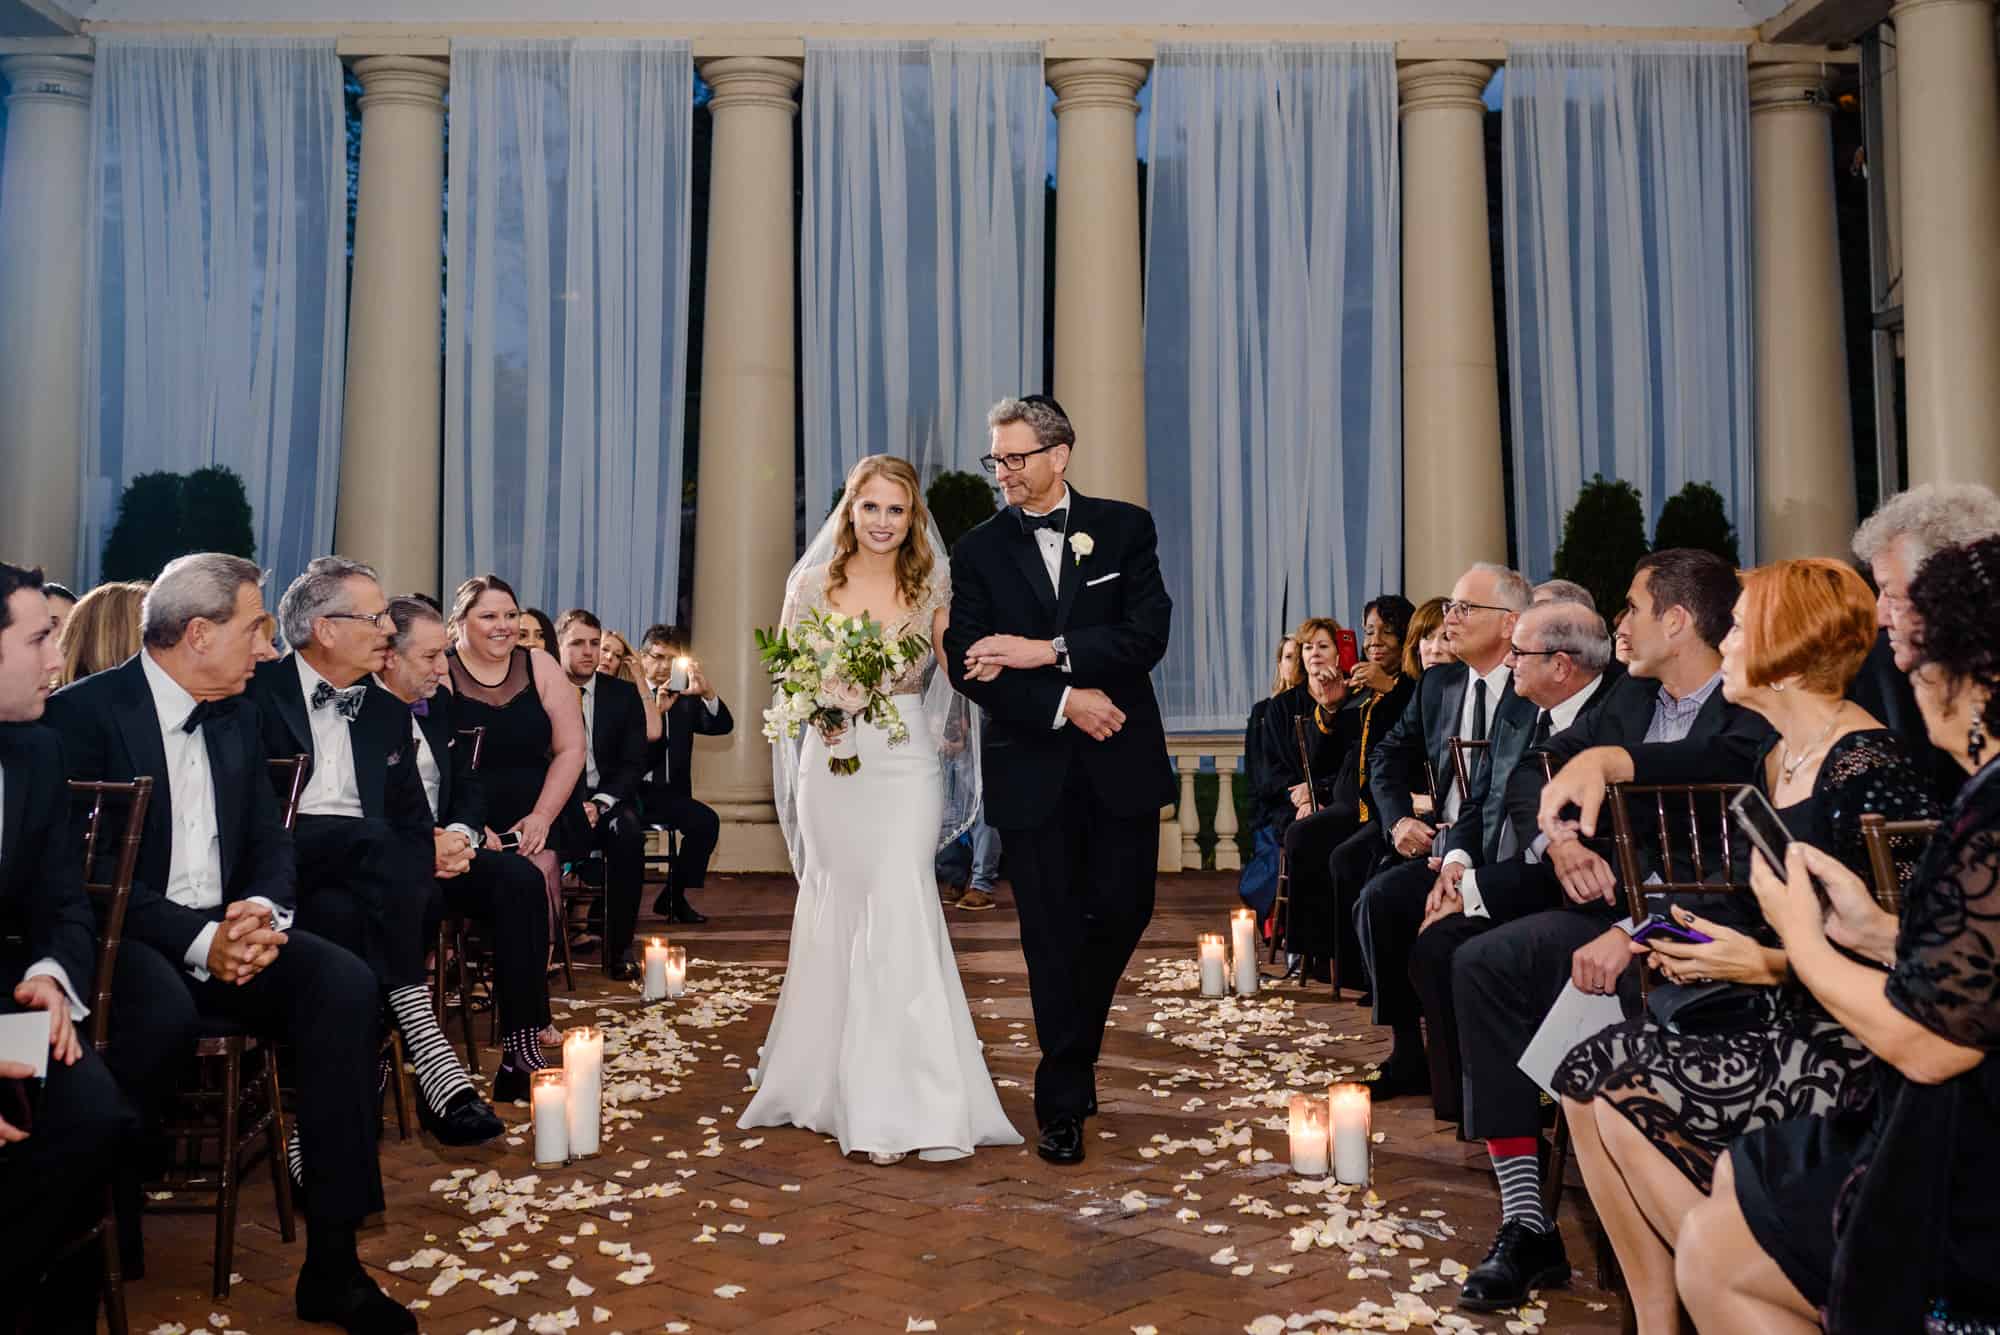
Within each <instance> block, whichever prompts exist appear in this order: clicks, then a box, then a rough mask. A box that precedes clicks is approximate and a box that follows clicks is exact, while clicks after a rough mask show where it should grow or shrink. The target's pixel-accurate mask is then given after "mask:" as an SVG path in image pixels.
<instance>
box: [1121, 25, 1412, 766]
mask: <svg viewBox="0 0 2000 1335" xmlns="http://www.w3.org/2000/svg"><path fill="white" fill-rule="evenodd" d="M1396 155H1397V147H1396V69H1395V53H1394V49H1393V47H1391V46H1390V45H1389V44H1387V43H1362V44H1352V45H1291V44H1271V43H1260V44H1183V43H1162V44H1161V46H1160V48H1159V54H1158V58H1157V59H1156V61H1155V63H1154V66H1153V92H1152V142H1151V155H1150V176H1149V188H1148V199H1147V215H1146V216H1147V229H1146V235H1147V257H1146V331H1145V334H1146V442H1147V461H1148V475H1147V488H1148V495H1149V497H1150V500H1151V504H1152V509H1153V512H1154V515H1155V517H1156V519H1157V521H1158V524H1159V528H1160V533H1161V536H1162V542H1161V544H1160V557H1161V565H1162V568H1163V572H1164V575H1165V578H1166V584H1167V589H1168V591H1169V592H1170V593H1171V594H1172V595H1173V599H1174V636H1173V641H1172V643H1171V644H1170V645H1169V647H1168V650H1167V657H1166V659H1165V660H1164V661H1163V662H1162V663H1161V665H1160V668H1159V670H1158V673H1157V674H1156V681H1157V685H1158V687H1159V690H1160V696H1161V705H1162V708H1163V710H1164V711H1165V714H1166V721H1167V726H1168V727H1169V728H1174V729H1230V730H1237V729H1241V727H1242V726H1243V716H1244V714H1245V713H1246V712H1248V710H1249V707H1250V704H1251V702H1252V701H1254V700H1256V699H1257V698H1258V697H1260V696H1261V695H1262V694H1263V693H1264V692H1265V691H1266V690H1267V689H1268V688H1269V681H1270V676H1271V664H1272V659H1273V656H1274V654H1275V651H1276V649H1277V645H1278V641H1279V640H1280V638H1282V636H1283V635H1284V633H1285V632H1286V630H1287V629H1289V628H1290V627H1291V626H1293V625H1295V624H1297V622H1298V621H1299V620H1300V619H1301V618H1303V617H1306V616H1308V615H1315V614H1317V615H1332V616H1337V617H1339V618H1340V619H1341V620H1342V621H1343V622H1346V623H1353V622H1357V621H1358V620H1359V618H1360V616H1361V609H1362V605H1363V604H1364V603H1365V602H1366V601H1367V600H1368V599H1369V598H1371V597H1373V596H1375V595H1376V594H1378V593H1382V592H1395V591H1398V590H1399V586H1400V583H1401V580H1402V530H1403V515H1402V325H1401V286H1400V284H1401V276H1400V275H1401V271H1400V269H1399V261H1398V243H1399V226H1400V224H1399V214H1398V191H1399V186H1398V179H1397V167H1396V160H1397V159H1396Z"/></svg>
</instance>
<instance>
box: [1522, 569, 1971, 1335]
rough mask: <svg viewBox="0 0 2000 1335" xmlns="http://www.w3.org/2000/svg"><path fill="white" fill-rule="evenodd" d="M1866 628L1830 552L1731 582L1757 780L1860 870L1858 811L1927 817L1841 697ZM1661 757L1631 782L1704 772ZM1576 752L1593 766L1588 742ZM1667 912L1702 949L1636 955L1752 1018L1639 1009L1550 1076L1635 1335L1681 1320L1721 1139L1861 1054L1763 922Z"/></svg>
mask: <svg viewBox="0 0 2000 1335" xmlns="http://www.w3.org/2000/svg"><path fill="white" fill-rule="evenodd" d="M1874 640H1875V599H1874V595H1873V594H1872V593H1870V591H1869V589H1868V586H1867V585H1866V584H1865V583H1864V582H1863V581H1862V579H1861V577H1860V576H1859V575H1857V574H1855V573H1854V572H1853V571H1852V570H1851V569H1849V568H1848V567H1847V566H1845V565H1842V564H1839V563H1837V562H1833V561H1785V562H1780V563H1778V564H1776V565H1771V566H1766V567H1764V568H1762V569H1760V570H1753V571H1749V572H1747V573H1746V574H1745V575H1744V576H1743V593H1742V595H1741V596H1740V597H1739V598H1738V599H1737V603H1736V610H1735V615H1734V620H1733V625H1732V628H1731V630H1730V632H1729V634H1728V635H1727V636H1726V637H1724V639H1723V641H1722V691H1723V694H1724V695H1725V696H1726V697H1727V698H1728V699H1729V700H1731V701H1732V702H1734V703H1736V704H1740V705H1743V706H1744V707H1746V708H1748V709H1752V710H1755V711H1756V712H1757V713H1760V714H1762V715H1763V716H1764V717H1765V718H1766V719H1768V720H1769V721H1770V722H1771V723H1772V724H1773V726H1774V728H1775V729H1776V731H1775V734H1774V735H1773V736H1772V737H1771V738H1770V739H1769V740H1768V741H1767V742H1766V744H1765V746H1764V749H1763V752H1762V754H1761V755H1760V757H1759V763H1758V765H1757V767H1756V780H1755V782H1756V785H1757V787H1758V788H1759V789H1761V790H1762V791H1763V793H1764V794H1765V796H1766V797H1768V798H1769V799H1770V801H1771V804H1772V806H1774V807H1775V808H1777V810H1778V814H1779V816H1780V817H1781V818H1782V819H1783V820H1784V822H1785V827H1786V828H1787V829H1788V830H1790V831H1791V833H1792V835H1793V836H1794V837H1795V838H1797V839H1799V840H1802V841H1804V842H1807V843H1810V844H1813V845H1815V846H1817V847H1819V848H1823V849H1827V850H1829V851H1830V852H1831V853H1832V854H1833V856H1834V857H1835V858H1836V859H1838V860H1839V861H1840V862H1841V863H1843V864H1844V865H1847V866H1851V867H1854V868H1857V869H1863V870H1865V869H1866V868H1867V866H1868V854H1867V848H1866V845H1865V843H1864V841H1863V838H1862V834H1861V823H1860V822H1861V817H1862V815H1863V814H1867V813H1873V814H1877V815H1880V816H1882V817H1884V818H1885V819H1888V820H1910V819H1922V818H1928V817H1932V816H1935V815H1936V814H1937V811H1936V807H1935V804H1934V803H1933V801H1932V799H1931V796H1930V791H1931V790H1930V787H1929V785H1928V784H1926V783H1925V781H1924V778H1923V776H1922V775H1921V774H1919V773H1918V772H1917V771H1916V769H1915V768H1914V767H1913V766H1912V765H1911V763H1910V762H1909V759H1908V756H1907V752H1906V751H1905V750H1904V748H1903V745H1902V742H1901V739H1900V737H1899V736H1898V735H1897V734H1896V733H1893V732H1890V731H1888V730H1887V729H1884V728H1883V727H1882V726H1881V725H1880V724H1879V723H1878V722H1876V721H1875V720H1874V719H1873V718H1870V717H1869V716H1868V714H1867V713H1866V712H1865V711H1864V710H1862V709H1861V708H1860V707H1859V706H1857V705H1855V704H1853V703H1851V702H1849V701H1847V700H1846V699H1845V698H1844V694H1845V692H1846V690H1847V687H1848V684H1849V683H1850V682H1851V681H1852V680H1853V677H1854V674H1855V673H1856V671H1858V670H1859V668H1860V665H1861V663H1862V661H1863V659H1865V658H1866V657H1867V654H1868V651H1869V649H1870V648H1871V647H1872V646H1873V644H1874ZM1621 754H1622V753H1621ZM1664 755H1665V757H1666V758H1665V759H1656V758H1654V757H1652V756H1650V755H1649V758H1648V763H1647V764H1646V766H1645V767H1644V769H1643V771H1642V772H1641V773H1639V774H1638V775H1637V776H1636V777H1637V778H1638V779H1639V781H1641V782H1646V783H1685V782H1700V781H1703V780H1705V779H1707V778H1708V777H1710V765H1711V763H1712V762H1711V761H1710V758H1709V757H1708V755H1707V753H1706V749H1705V748H1702V747H1699V746H1696V747H1686V748H1673V749H1672V750H1671V751H1669V752H1667V753H1664ZM1579 759H1580V760H1582V761H1583V762H1584V764H1585V765H1586V766H1589V765H1592V764H1594V763H1596V756H1595V753H1591V752H1586V753H1585V755H1584V756H1583V757H1579ZM1565 777H1567V776H1565ZM1606 777H1612V776H1609V775H1607V776H1606ZM1913 852H1914V850H1913ZM1913 861H1914V859H1912V862H1913ZM1674 916H1675V917H1676V919H1677V920H1679V921H1680V922H1681V923H1682V924H1683V925H1687V926H1692V927H1694V928H1696V929H1697V930H1699V931H1701V932H1704V933H1706V934H1707V935H1709V936H1711V937H1713V938H1715V941H1714V944H1712V945H1703V946H1682V945H1678V944H1675V943H1672V942H1667V943H1664V944H1660V945H1658V946H1657V947H1656V948H1655V950H1654V951H1653V953H1652V954H1651V957H1650V958H1649V960H1648V961H1647V962H1648V965H1649V966H1650V967H1652V968H1653V969H1655V970H1656V971H1657V972H1658V973H1659V974H1660V975H1661V976H1662V977H1663V978H1665V979H1667V980H1668V981H1671V982H1687V983H1693V982H1728V983H1736V984H1744V985H1748V987H1749V988H1751V989H1753V990H1752V991H1750V992H1749V993H1747V995H1746V996H1745V998H1744V1000H1745V1003H1746V1004H1747V1005H1748V1006H1749V1007H1750V1008H1751V1009H1750V1013H1749V1014H1747V1015H1744V1016H1739V1017H1737V1018H1736V1019H1735V1020H1734V1021H1733V1022H1732V1023H1731V1024H1730V1026H1729V1027H1728V1029H1727V1030H1726V1031H1722V1032H1717V1031H1715V1030H1707V1031H1700V1030H1698V1029H1697V1027H1696V1026H1694V1025H1692V1024H1690V1025H1688V1026H1685V1027H1682V1026H1676V1027H1675V1028H1669V1027H1667V1026H1665V1025H1663V1024H1662V1023H1660V1021H1659V1020H1658V1019H1656V1018H1655V1017H1654V1016H1653V1015H1652V1014H1651V1013H1645V1014H1642V1015H1641V1016H1640V1017H1639V1018H1638V1019H1635V1020H1629V1021H1627V1022H1625V1023H1623V1024H1618V1025H1614V1026H1612V1027H1611V1028H1609V1029H1607V1030H1605V1031H1604V1032H1602V1033H1600V1034H1598V1035H1596V1036H1595V1037H1592V1038H1590V1039H1587V1040H1585V1041H1584V1042H1583V1043H1582V1044H1580V1045H1578V1047H1577V1048H1576V1049H1575V1050H1574V1051H1572V1052H1571V1053H1570V1055H1569V1056H1568V1058H1566V1059H1565V1060H1564V1062H1563V1063H1562V1065H1561V1066H1560V1067H1559V1068H1558V1069H1557V1072H1556V1077H1555V1086H1556V1092H1557V1093H1559V1094H1560V1095H1561V1096H1562V1098H1563V1108H1564V1114H1565V1116H1566V1117H1567V1118H1568V1122H1569V1127H1570V1133H1571V1137H1572V1141H1573V1143H1574V1145H1575V1148H1576V1156H1577V1162H1578V1165H1579V1166H1580V1167H1581V1168H1582V1170H1583V1175H1584V1181H1585V1182H1586V1183H1588V1185H1589V1187H1590V1195H1591V1201H1592V1203H1593V1204H1594V1205H1595V1206H1596V1207H1597V1212H1598V1217H1599V1218H1600V1219H1601V1220H1602V1221H1603V1224H1604V1227H1605V1231H1606V1233H1607V1234H1609V1236H1610V1238H1611V1243H1612V1246H1613V1248H1614V1249H1615V1250H1616V1251H1617V1253H1618V1259H1619V1264H1620V1267H1621V1268H1622V1270H1623V1271H1624V1274H1625V1277H1626V1280H1627V1282H1628V1284H1629V1285H1630V1287H1631V1296H1632V1310H1633V1314H1634V1316H1635V1317H1636V1318H1637V1321H1638V1326H1639V1330H1640V1331H1641V1333H1642V1335H1656V1332H1666V1331H1675V1330H1678V1329H1679V1321H1680V1318H1679V1305H1678V1302H1677V1300H1676V1297H1675V1288H1674V1260H1673V1247H1674V1243H1675V1238H1676V1236H1677V1234H1678V1231H1679V1226H1680V1221H1681V1219H1682V1218H1683V1217H1684V1216H1685V1215H1686V1213H1687V1211H1688V1210H1690V1209H1692V1208H1693V1207H1694V1206H1695V1205H1696V1204H1698V1203H1699V1202H1700V1200H1701V1197H1702V1193H1704V1192H1705V1191H1707V1190H1708V1186H1709V1181H1710V1178H1711V1177H1712V1175H1713V1173H1714V1170H1715V1162H1716V1159H1717V1158H1718V1157H1719V1156H1720V1155H1721V1154H1722V1153H1723V1152H1724V1150H1726V1149H1727V1147H1728V1145H1729V1143H1730V1142H1731V1141H1732V1140H1734V1139H1735V1138H1736V1137H1737V1136H1739V1135H1741V1134H1743V1133H1744V1132H1746V1131H1749V1130H1752V1129H1754V1128H1757V1127H1760V1126H1768V1125H1771V1124H1772V1123H1774V1122H1779V1121H1783V1120H1785V1119H1786V1118H1792V1117H1804V1116H1809V1115H1811V1114H1813V1113H1817V1112H1821V1111H1823V1110H1825V1109H1827V1108H1829V1107H1832V1106H1833V1105H1834V1104H1835V1103H1836V1102H1838V1101H1839V1100H1840V1099H1841V1098H1842V1097H1843V1096H1844V1095H1845V1094H1846V1093H1847V1092H1848V1091H1849V1090H1850V1089H1851V1088H1852V1087H1853V1085H1854V1083H1855V1080H1856V1078H1857V1075H1859V1074H1860V1073H1861V1072H1862V1071H1863V1069H1864V1068H1865V1067H1867V1066H1868V1065H1869V1057H1868V1054H1867V1052H1866V1050H1865V1049H1864V1048H1863V1047H1862V1046H1861V1044H1860V1042H1859V1041H1857V1040H1856V1039H1855V1038H1854V1036H1853V1035H1851V1034H1849V1033H1848V1032H1847V1031H1846V1030H1845V1029H1844V1028H1842V1027H1841V1025H1840V1024H1839V1023H1838V1022H1837V1021H1836V1020H1835V1019H1834V1018H1832V1017H1831V1016H1829V1015H1828V1014H1827V1013H1826V1011H1825V1010H1824V1009H1823V1008H1821V1007H1820V1006H1819V1005H1818V1004H1817V1003H1816V1002H1814V1001H1813V999H1812V997H1811V995H1810V994H1809V993H1808V992H1806V991H1805V989H1804V988H1803V987H1800V986H1799V985H1797V984H1796V983H1793V982H1791V981H1789V978H1788V972H1787V968H1786V962H1785V956H1784V952H1783V951H1781V950H1778V949H1776V948H1775V943H1774V940H1773V939H1772V938H1770V936H1769V933H1768V931H1765V930H1760V931H1758V932H1757V933H1755V934H1752V933H1746V932H1743V931H1738V930H1735V929H1733V928H1730V927H1727V926H1724V925H1722V924H1719V923H1715V922H1711V921H1709V920H1708V919H1705V918H1698V917H1695V916H1693V915H1691V914H1689V913H1688V912H1687V911H1686V910H1685V909H1680V908H1677V909H1676V910H1675V913H1674ZM1634 949H1635V950H1636V951H1639V952H1642V953H1643V952H1645V951H1646V949H1647V948H1646V947H1645V946H1643V945H1641V946H1635V947H1634ZM1683 1028H1684V1029H1685V1030H1687V1031H1682V1030H1683Z"/></svg>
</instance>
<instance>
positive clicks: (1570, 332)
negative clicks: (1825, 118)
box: [1502, 43, 1757, 578]
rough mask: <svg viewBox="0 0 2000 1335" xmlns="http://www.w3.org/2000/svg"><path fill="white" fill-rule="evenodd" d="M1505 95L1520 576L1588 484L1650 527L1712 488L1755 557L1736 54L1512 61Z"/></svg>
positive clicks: (1745, 202)
mask: <svg viewBox="0 0 2000 1335" xmlns="http://www.w3.org/2000/svg"><path fill="white" fill-rule="evenodd" d="M1504 87H1505V100H1504V104H1503V107H1502V114H1503V116H1504V118H1505V119H1504V139H1505V171H1504V174H1503V175H1504V209H1505V217H1506V270H1507V336H1508V348H1509V350H1510V361H1511V365H1512V367H1513V399H1514V496H1515V503H1516V504H1515V515H1516V537H1517V540H1518V541H1517V546H1518V553H1519V558H1520V561H1521V564H1522V565H1523V566H1524V567H1525V568H1526V570H1527V571H1528V573H1529V574H1530V575H1533V576H1536V577H1538V578H1539V577H1542V576H1545V575H1546V574H1547V573H1548V570H1549V566H1550V561H1551V558H1552V557H1553V556H1554V553H1555V549H1556V545H1557V543H1559V542H1560V541H1561V539H1562V520H1563V515H1564V513H1565V512H1566V511H1567V510H1568V509H1569V507H1570V505H1571V504H1573V503H1574V502H1575V500H1576V494H1577V490H1578V488H1580V487H1581V486H1582V485H1583V484H1584V483H1585V482H1587V481H1589V480H1590V477H1591V475H1592V474H1593V473H1602V474H1604V475H1605V476H1606V477H1616V478H1623V479H1624V480H1625V481H1627V482H1630V483H1632V484H1633V485H1634V486H1636V487H1638V489H1639V491H1640V493H1641V494H1642V496H1643V497H1644V499H1645V505H1646V513H1647V516H1648V520H1649V523H1650V520H1652V519H1654V518H1657V517H1658V515H1659V513H1660V507H1661V506H1662V505H1663V504H1665V502H1666V500H1667V498H1668V497H1669V496H1671V495H1673V493H1675V492H1676V491H1679V490H1680V489H1681V487H1682V486H1683V485H1684V484H1686V483H1687V482H1690V481H1697V482H1707V483H1709V484H1710V485H1712V486H1713V487H1714V488H1715V489H1716V490H1717V491H1719V492H1721V493H1722V497H1723V500H1724V501H1725V502H1726V503H1727V505H1728V507H1729V511H1730V517H1731V519H1732V520H1734V522H1735V524H1736V530H1737V532H1738V533H1739V534H1740V535H1741V537H1742V540H1743V550H1744V551H1746V552H1754V551H1755V550H1757V543H1756V534H1755V527H1756V521H1757V498H1756V493H1755V491H1754V480H1753V474H1752V470H1753V467H1754V452H1753V450H1752V446H1751V434H1750V433H1751V423H1752V412H1753V402H1754V401H1753V399H1752V381H1751V362H1750V359H1751V348H1752V346H1753V339H1754V337H1755V334H1754V331H1753V330H1752V328H1751V324H1750V279H1751V275H1750V184H1749V182H1750V175H1749V133H1750V127H1749V96H1750V95H1749V87H1748V75H1747V71H1746V68H1745V64H1744V50H1743V48H1742V47H1741V46H1717V45H1705V44H1695V43H1661V44H1654V45H1643V46H1625V45H1619V46H1613V45H1609V44H1603V45H1598V44H1589V45H1575V44H1568V43H1554V44H1547V45H1539V44H1538V45H1513V46H1509V47H1508V50H1507V73H1506V79H1505V84H1504Z"/></svg>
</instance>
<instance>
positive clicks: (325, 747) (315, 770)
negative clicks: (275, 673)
mask: <svg viewBox="0 0 2000 1335" xmlns="http://www.w3.org/2000/svg"><path fill="white" fill-rule="evenodd" d="M292 661H293V662H294V663H297V664H298V665H299V688H300V689H301V690H303V691H304V692H305V699H306V723H307V725H308V726H309V727H311V728H312V741H313V763H312V775H311V777H310V778H308V779H307V780H306V790H305V791H304V792H303V793H301V794H299V814H300V815H301V816H350V817H353V818H355V819H359V818H360V816H361V783H360V780H358V779H357V778H355V776H354V738H353V737H352V736H350V735H349V734H348V731H347V729H348V726H349V725H348V722H347V720H346V719H344V718H342V717H341V716H340V710H339V708H338V707H337V706H336V705H335V704H334V703H332V702H329V703H327V704H326V705H323V706H321V707H320V708H318V709H314V708H313V703H312V698H313V692H314V691H317V690H318V689H319V688H320V686H321V685H322V684H324V685H325V686H326V688H327V689H328V690H335V689H337V688H336V687H335V686H334V685H333V683H332V682H330V681H327V679H326V678H325V677H322V676H320V675H319V673H317V672H315V671H314V670H313V665H312V664H311V663H308V662H306V658H305V655H304V654H296V653H295V654H293V655H292Z"/></svg>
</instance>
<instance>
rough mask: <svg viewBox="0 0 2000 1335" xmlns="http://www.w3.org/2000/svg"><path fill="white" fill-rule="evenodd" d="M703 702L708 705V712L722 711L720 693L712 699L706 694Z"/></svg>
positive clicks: (716, 712) (718, 712) (717, 712)
mask: <svg viewBox="0 0 2000 1335" xmlns="http://www.w3.org/2000/svg"><path fill="white" fill-rule="evenodd" d="M702 703H703V704H705V705H707V706H708V712H709V713H710V714H720V713H721V712H722V697H721V696H719V695H718V696H716V697H715V698H714V699H713V700H710V699H708V698H707V697H706V696H704V697H703V698H702Z"/></svg>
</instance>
